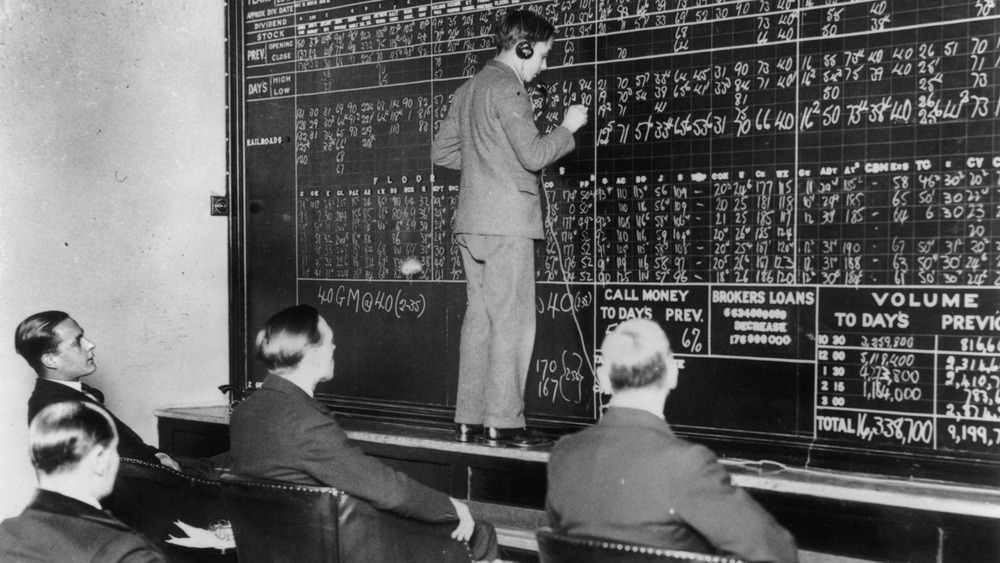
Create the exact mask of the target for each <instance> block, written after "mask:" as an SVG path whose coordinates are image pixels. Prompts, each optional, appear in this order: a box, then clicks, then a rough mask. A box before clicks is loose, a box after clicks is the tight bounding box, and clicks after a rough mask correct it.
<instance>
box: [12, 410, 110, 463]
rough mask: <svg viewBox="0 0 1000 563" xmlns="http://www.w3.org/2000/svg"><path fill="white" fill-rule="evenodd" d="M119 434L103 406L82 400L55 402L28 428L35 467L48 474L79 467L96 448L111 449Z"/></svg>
mask: <svg viewBox="0 0 1000 563" xmlns="http://www.w3.org/2000/svg"><path fill="white" fill-rule="evenodd" d="M116 436H117V433H116V431H115V425H114V422H112V421H111V418H110V416H109V415H108V414H107V413H105V412H104V411H103V410H102V409H101V407H99V406H97V405H92V404H89V403H83V402H80V401H64V402H61V403H53V404H51V405H48V406H47V407H45V408H44V409H42V410H41V411H39V412H38V414H36V415H35V418H33V419H31V425H30V426H29V427H28V443H29V444H30V450H31V451H30V453H31V464H32V465H34V466H35V470H36V471H39V472H41V473H45V474H47V475H48V474H53V473H58V472H60V471H66V470H70V469H72V468H73V467H76V465H77V464H78V463H80V460H81V459H83V458H84V456H86V455H87V454H88V453H90V451H91V450H92V449H94V447H95V446H103V447H105V448H108V447H110V446H111V444H112V442H113V441H114V440H115V438H116Z"/></svg>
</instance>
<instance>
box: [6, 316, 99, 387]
mask: <svg viewBox="0 0 1000 563" xmlns="http://www.w3.org/2000/svg"><path fill="white" fill-rule="evenodd" d="M95 347H96V346H94V343H93V342H91V341H90V340H87V339H86V338H85V337H84V336H83V329H82V328H80V325H78V324H77V323H76V321H74V320H73V319H72V318H71V317H70V316H69V315H68V314H66V313H64V312H62V311H44V312H41V313H36V314H34V315H31V316H30V317H28V318H26V319H24V320H23V321H21V324H19V325H17V330H16V331H15V333H14V349H15V350H17V353H18V354H20V355H21V356H23V357H24V359H25V361H27V362H28V365H30V366H31V367H32V368H33V369H34V370H35V373H37V374H38V376H39V377H44V378H46V379H59V380H64V381H76V380H78V379H79V378H81V377H83V376H86V375H90V374H92V373H94V371H95V370H96V369H97V366H96V364H94V348H95Z"/></svg>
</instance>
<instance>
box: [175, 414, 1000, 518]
mask: <svg viewBox="0 0 1000 563" xmlns="http://www.w3.org/2000/svg"><path fill="white" fill-rule="evenodd" d="M155 414H156V416H158V417H161V418H172V419H180V420H189V421H195V422H205V423H212V424H223V425H225V424H228V423H229V414H228V407H226V406H224V405H220V406H207V407H184V408H168V409H161V410H157V411H155ZM340 423H341V426H342V427H343V428H344V430H345V431H346V432H347V435H348V436H349V437H350V438H351V439H352V440H356V441H358V442H364V443H370V444H380V445H383V446H390V447H399V448H415V449H425V450H433V451H437V452H442V453H453V454H459V455H471V456H478V457H485V458H490V457H492V458H499V459H504V460H510V461H520V462H528V463H541V464H544V463H547V462H548V459H549V452H548V450H547V449H519V448H496V447H490V446H484V445H482V444H472V443H462V442H456V441H455V440H454V439H452V435H451V431H450V430H447V429H440V428H427V427H420V426H404V425H399V424H391V423H379V422H367V421H357V420H350V419H343V420H340ZM720 461H721V462H722V464H723V465H724V466H725V467H726V469H727V470H728V471H729V473H730V475H731V476H732V480H733V483H734V484H735V485H737V486H740V487H743V488H746V489H749V490H752V491H761V492H772V493H779V494H787V495H799V496H808V497H816V498H822V499H830V500H837V501H844V502H852V503H862V504H871V505H879V506H886V507H894V508H901V509H912V510H921V511H930V512H936V513H947V514H956V515H963V516H974V517H978V518H987V519H991V520H996V521H998V522H1000V487H998V488H989V487H972V486H962V485H957V484H952V483H945V482H936V481H926V480H907V479H901V478H895V477H885V476H878V475H866V474H858V473H845V472H834V471H823V470H814V469H802V468H789V467H782V466H779V465H776V464H773V463H769V462H755V461H748V460H731V459H722V460H720Z"/></svg>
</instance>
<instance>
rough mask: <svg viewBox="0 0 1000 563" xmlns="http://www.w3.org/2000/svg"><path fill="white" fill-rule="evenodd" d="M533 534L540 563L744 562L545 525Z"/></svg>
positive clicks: (742, 562)
mask: <svg viewBox="0 0 1000 563" xmlns="http://www.w3.org/2000/svg"><path fill="white" fill-rule="evenodd" d="M536 537H537V538H538V556H539V562H540V563H745V562H744V561H743V560H741V559H733V558H732V557H725V556H722V555H710V554H706V553H692V552H690V551H677V550H673V549H662V548H658V547H650V546H645V545H637V544H630V543H625V542H620V541H617V540H609V539H601V538H592V537H587V536H570V535H566V534H560V533H558V532H554V531H552V530H549V529H544V530H539V531H538V532H537V534H536Z"/></svg>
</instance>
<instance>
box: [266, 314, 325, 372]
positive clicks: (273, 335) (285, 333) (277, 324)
mask: <svg viewBox="0 0 1000 563" xmlns="http://www.w3.org/2000/svg"><path fill="white" fill-rule="evenodd" d="M322 339H323V335H322V334H321V333H320V331H319V311H317V310H316V309H315V308H313V307H310V306H309V305H296V306H294V307H289V308H287V309H284V310H282V311H280V312H278V313H276V314H275V315H274V316H273V317H271V318H270V319H268V321H267V324H266V325H264V328H262V329H261V330H260V332H258V333H257V357H258V358H259V359H260V361H262V362H264V365H265V366H267V369H268V370H269V371H272V372H274V371H281V370H283V369H288V368H294V367H295V366H297V365H299V362H301V361H302V358H303V356H304V354H305V350H306V348H307V347H308V346H315V345H317V344H319V343H320V341H321V340H322Z"/></svg>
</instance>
